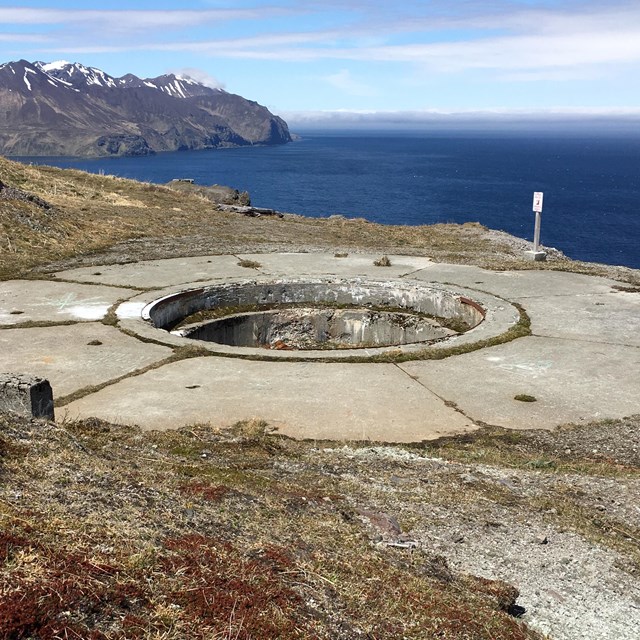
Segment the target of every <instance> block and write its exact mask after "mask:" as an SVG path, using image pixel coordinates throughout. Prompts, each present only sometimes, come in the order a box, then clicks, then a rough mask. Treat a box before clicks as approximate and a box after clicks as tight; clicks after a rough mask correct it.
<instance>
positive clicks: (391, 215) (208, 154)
mask: <svg viewBox="0 0 640 640" xmlns="http://www.w3.org/2000/svg"><path fill="white" fill-rule="evenodd" d="M19 159H20V160H21V161H31V162H34V163H41V164H50V165H54V166H59V167H75V168H79V169H84V170H86V171H91V172H94V173H100V172H104V173H106V174H113V175H117V176H121V177H128V178H135V179H137V180H143V181H148V182H154V183H164V182H168V181H169V180H171V179H173V178H192V179H194V180H195V181H196V182H197V183H198V184H204V185H209V184H223V185H228V186H232V187H234V188H237V189H239V190H241V191H244V190H246V191H248V192H249V193H250V195H251V200H252V203H253V204H254V205H255V206H260V207H268V208H273V209H277V210H279V211H285V212H292V213H299V214H303V215H306V216H314V217H316V216H329V215H332V214H341V215H345V216H347V217H362V218H366V219H368V220H371V221H374V222H380V223H384V224H404V225H422V224H431V223H435V222H458V223H463V222H469V221H477V222H480V223H482V224H484V225H486V226H488V227H491V228H493V229H500V230H503V231H507V232H508V233H511V234H513V235H516V236H519V237H522V238H526V239H529V240H532V239H533V229H534V214H533V212H532V201H533V193H534V191H542V192H543V193H544V208H543V212H542V225H541V243H542V244H543V245H545V246H548V247H556V248H557V249H560V250H561V251H563V252H564V253H565V254H566V255H567V256H569V257H571V258H575V259H579V260H588V261H594V262H603V263H606V264H617V265H625V266H629V267H634V268H640V248H639V245H640V132H638V133H637V134H634V135H621V134H609V135H586V134H575V133H574V134H567V135H563V134H558V133H554V134H550V133H547V134H545V133H535V134H533V133H516V132H509V133H506V132H505V133H499V132H488V133H487V132H485V133H483V132H477V133H469V132H464V133H463V132H446V131H438V132H435V133H434V132H400V133H398V132H371V131H368V132H358V133H349V132H335V131H334V132H332V131H309V132H304V131H302V132H300V139H299V140H297V141H295V142H292V143H291V144H288V145H284V146H276V147H250V148H249V147H245V148H238V149H220V150H208V151H182V152H175V153H164V154H158V155H156V156H151V157H145V158H102V159H86V158H46V159H45V158H19Z"/></svg>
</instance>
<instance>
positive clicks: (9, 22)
mask: <svg viewBox="0 0 640 640" xmlns="http://www.w3.org/2000/svg"><path fill="white" fill-rule="evenodd" d="M20 58H25V59H27V60H31V61H34V60H43V61H53V60H59V59H65V60H69V61H72V62H75V61H77V62H82V63H83V64H85V65H88V66H95V67H98V68H100V69H102V70H103V71H105V72H107V73H109V74H111V75H113V76H120V75H124V74H125V73H128V72H131V73H135V74H136V75H138V76H141V77H153V76H157V75H160V74H162V73H166V72H168V71H173V72H181V73H188V74H190V75H191V76H193V77H195V78H197V79H201V80H205V81H206V82H209V83H213V84H218V85H219V86H222V87H224V88H225V89H226V90H227V91H230V92H233V93H239V94H241V95H243V96H245V97H248V98H251V99H254V100H257V101H258V102H260V103H261V104H265V105H266V106H268V107H269V108H270V109H271V110H272V111H274V112H275V113H279V114H280V115H283V116H284V117H285V118H287V119H288V120H290V121H291V120H293V121H296V122H305V121H307V120H308V121H312V120H318V119H321V120H322V119H326V118H328V117H336V116H338V117H340V118H342V119H346V120H348V119H349V118H362V117H368V116H366V115H363V114H375V115H376V117H383V118H387V119H403V118H404V119H408V120H412V119H414V120H419V119H420V118H428V117H431V116H433V115H438V114H451V113H454V114H458V117H462V118H464V117H466V116H468V115H469V114H474V113H478V112H479V113H485V114H487V113H488V114H495V115H497V116H500V117H502V116H504V117H514V116H518V115H523V114H529V113H534V114H542V115H545V114H546V115H548V114H560V115H567V114H569V115H572V114H583V115H585V114H586V115H591V114H608V115H623V116H625V115H628V114H632V115H633V116H638V115H640V82H639V78H640V1H639V0H631V1H629V0H623V1H617V0H610V1H608V2H605V1H601V0H555V1H554V0H485V1H480V0H396V1H395V2H394V1H393V0H308V1H304V2H303V1H299V0H236V1H232V0H197V1H192V2H188V1H187V2H169V1H167V0H154V1H149V0H141V1H135V0H131V1H125V0H110V1H109V2H90V1H87V0H82V1H80V0H61V1H57V2H55V1H53V0H49V1H46V0H44V1H43V0H23V2H22V3H21V4H19V5H18V3H17V2H4V1H1V0H0V61H1V62H6V61H9V60H17V59H20ZM352 114H355V115H352Z"/></svg>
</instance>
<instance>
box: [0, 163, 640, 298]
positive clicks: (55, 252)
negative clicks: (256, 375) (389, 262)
mask: <svg viewBox="0 0 640 640" xmlns="http://www.w3.org/2000/svg"><path fill="white" fill-rule="evenodd" d="M0 175H2V180H3V182H4V183H5V184H7V185H8V186H10V187H16V188H19V189H22V190H24V191H26V192H27V193H29V194H34V195H36V196H38V197H40V198H42V199H43V200H45V201H46V202H48V203H49V204H50V205H51V208H50V209H43V208H41V207H38V206H37V205H36V204H34V203H33V202H24V201H19V200H5V199H0V279H8V278H12V277H26V276H28V275H29V274H33V272H34V271H35V272H38V273H42V272H43V271H47V270H51V271H54V270H57V269H59V268H60V267H61V266H63V265H72V264H73V265H77V264H96V263H105V262H117V263H125V262H132V261H135V260H143V259H153V258H160V257H174V256H175V255H207V254H215V253H238V252H243V251H246V250H247V248H251V249H255V248H258V250H273V249H274V248H277V249H278V250H294V251H299V250H309V248H314V249H322V250H325V251H326V250H329V251H331V252H335V248H336V247H340V248H341V253H347V252H349V251H351V250H355V251H362V250H368V251H376V250H380V248H381V247H384V248H385V249H384V250H385V254H384V255H385V256H386V252H387V251H390V249H393V250H394V251H395V250H397V251H398V252H402V253H407V254H414V255H428V256H429V257H431V258H433V259H434V260H436V261H437V260H440V261H447V262H456V263H464V264H478V265H480V266H484V267H488V268H496V269H562V270H571V271H577V272H581V273H589V274H594V275H610V271H611V270H610V269H607V268H604V267H599V266H597V265H592V264H587V263H577V262H573V261H571V260H568V259H554V260H549V261H547V262H545V263H533V262H531V261H526V260H523V258H522V256H521V255H520V254H519V252H518V251H516V250H515V249H514V248H513V246H512V245H511V244H510V243H509V242H507V241H506V240H504V239H502V238H499V237H496V236H493V235H492V234H491V233H490V232H489V231H488V230H487V229H486V228H485V227H483V226H482V225H480V224H478V223H475V222H469V223H466V224H463V225H457V224H435V225H425V226H418V227H404V226H399V225H380V224H374V223H370V222H367V221H366V220H363V219H346V218H345V219H342V220H331V219H329V218H304V217H302V216H296V215H286V216H285V217H284V218H283V219H279V218H277V217H271V216H262V217H259V218H250V217H246V216H243V215H240V214H234V213H229V212H225V211H220V210H219V209H218V208H217V206H216V205H215V204H214V203H213V202H210V201H208V200H207V199H204V198H202V197H200V196H198V195H197V194H190V193H183V192H179V191H177V190H174V189H171V188H169V187H166V186H161V185H154V184H149V183H140V182H136V181H133V180H127V179H124V178H117V177H113V176H99V175H94V174H88V173H84V172H82V171H77V170H73V169H58V168H54V167H47V166H35V165H34V166H27V165H24V164H21V163H18V162H13V161H10V160H7V159H4V158H1V157H0ZM205 222H206V224H203V223H205ZM265 238H268V240H265ZM383 257H384V256H383ZM617 277H618V279H619V280H621V281H624V282H627V283H628V284H630V285H632V286H636V287H637V286H639V285H640V278H638V277H637V275H635V274H634V272H632V271H630V270H624V269H621V270H619V274H618V276H617Z"/></svg>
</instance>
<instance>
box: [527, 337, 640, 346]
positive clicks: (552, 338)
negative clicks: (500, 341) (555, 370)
mask: <svg viewBox="0 0 640 640" xmlns="http://www.w3.org/2000/svg"><path fill="white" fill-rule="evenodd" d="M528 337H529V338H543V339H544V340H565V341H566V342H584V343H586V344H602V345H608V346H610V347H624V348H625V349H640V345H637V344H626V343H624V342H607V341H605V340H586V339H585V338H571V337H568V336H567V337H565V336H545V335H541V334H539V333H531V334H530V335H529V336H528Z"/></svg>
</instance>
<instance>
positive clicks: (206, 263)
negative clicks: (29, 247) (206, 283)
mask: <svg viewBox="0 0 640 640" xmlns="http://www.w3.org/2000/svg"><path fill="white" fill-rule="evenodd" d="M238 262H239V258H238V257H237V256H234V255H224V256H197V257H193V258H168V259H166V260H144V261H141V262H132V263H129V264H110V265H103V266H99V267H81V268H79V269H69V270H67V271H59V272H58V273H56V274H54V275H55V277H57V278H60V279H61V280H74V281H77V282H94V283H101V284H110V285H118V286H126V287H138V288H141V289H151V288H159V287H167V286H171V285H174V284H183V283H185V282H196V281H200V280H212V279H216V278H242V277H244V278H250V277H251V274H253V273H255V269H249V268H247V267H240V266H238Z"/></svg>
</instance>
